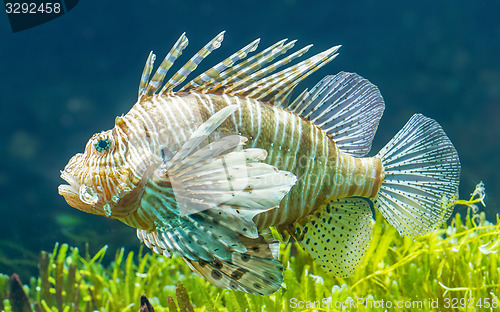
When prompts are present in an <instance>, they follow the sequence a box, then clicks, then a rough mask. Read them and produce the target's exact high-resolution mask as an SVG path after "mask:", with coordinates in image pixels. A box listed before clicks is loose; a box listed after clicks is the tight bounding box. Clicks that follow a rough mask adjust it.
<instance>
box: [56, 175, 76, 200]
mask: <svg viewBox="0 0 500 312" xmlns="http://www.w3.org/2000/svg"><path fill="white" fill-rule="evenodd" d="M61 178H62V179H63V180H64V181H66V182H68V184H61V185H59V187H58V190H59V195H62V196H65V195H70V196H71V195H73V196H78V193H79V189H80V182H78V181H77V180H76V179H75V177H74V176H73V175H72V174H70V173H68V172H67V171H61Z"/></svg>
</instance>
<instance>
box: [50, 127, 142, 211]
mask: <svg viewBox="0 0 500 312" xmlns="http://www.w3.org/2000/svg"><path fill="white" fill-rule="evenodd" d="M120 130H121V129H120V128H119V127H115V128H113V129H112V130H108V131H104V132H101V133H98V134H95V135H94V136H92V138H91V139H90V140H89V141H88V142H87V145H86V147H85V151H84V153H83V154H80V153H79V154H76V155H75V156H73V157H72V158H71V159H70V161H69V162H68V164H67V165H66V167H65V168H64V170H63V171H61V178H63V179H64V180H65V181H66V182H67V183H68V184H62V185H59V194H60V195H62V196H64V198H65V199H66V202H67V203H68V204H69V205H70V206H72V207H74V208H77V209H79V210H82V211H85V212H88V213H92V214H98V215H103V216H106V217H110V218H120V217H124V216H127V215H129V214H130V213H132V212H133V211H135V209H137V207H138V204H139V200H140V196H141V194H142V187H141V185H143V183H142V181H144V178H145V175H146V174H147V168H146V165H145V164H144V162H140V163H137V162H133V161H131V159H130V156H131V154H134V155H137V153H138V151H137V148H136V147H135V146H133V144H132V143H131V142H129V140H128V136H127V135H125V134H124V133H123V131H120ZM136 158H137V157H136Z"/></svg>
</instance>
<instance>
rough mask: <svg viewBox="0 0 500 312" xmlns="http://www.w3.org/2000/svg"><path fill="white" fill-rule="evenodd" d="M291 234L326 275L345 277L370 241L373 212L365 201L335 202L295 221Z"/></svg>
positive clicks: (345, 199)
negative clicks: (328, 273) (327, 273)
mask: <svg viewBox="0 0 500 312" xmlns="http://www.w3.org/2000/svg"><path fill="white" fill-rule="evenodd" d="M290 232H291V233H290V234H291V235H292V236H293V237H294V238H295V240H296V241H297V242H298V243H299V244H300V246H302V248H304V249H305V250H307V251H308V252H309V254H310V255H311V256H312V257H313V258H314V260H315V261H316V263H317V264H319V265H321V266H322V267H323V269H324V270H325V271H326V272H330V273H333V274H335V275H336V276H340V277H347V276H349V275H350V274H351V273H353V272H354V270H355V269H356V268H357V266H358V265H359V263H360V262H361V261H362V260H363V257H364V256H365V254H366V251H367V249H368V246H369V244H370V242H371V238H372V232H373V218H372V211H371V209H370V205H369V202H368V201H367V200H366V199H362V198H342V199H334V200H331V201H329V202H327V203H325V204H323V205H322V206H321V207H320V208H319V209H318V210H317V211H316V212H314V213H313V214H311V215H309V216H307V217H306V218H304V219H302V220H300V221H297V222H295V223H294V224H293V229H291V230H290Z"/></svg>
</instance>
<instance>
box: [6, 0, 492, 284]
mask: <svg viewBox="0 0 500 312" xmlns="http://www.w3.org/2000/svg"><path fill="white" fill-rule="evenodd" d="M408 3H411V5H410V4H408ZM498 12H500V3H499V2H494V1H459V0H455V1H439V2H437V1H418V3H417V2H406V1H307V2H306V1H296V0H287V1H258V2H256V1H239V2H238V3H237V4H236V2H235V1H196V2H193V1H160V0H157V1H154V0H150V1H90V0H81V1H80V3H79V4H78V5H77V6H76V7H75V8H74V9H73V10H72V11H70V12H69V13H67V14H65V15H64V16H62V17H60V18H58V19H56V20H53V21H52V22H49V23H47V24H44V25H41V26H39V27H36V28H33V29H30V30H26V31H23V32H19V33H15V34H12V33H11V32H10V28H9V24H8V22H7V17H6V15H5V13H3V12H2V13H0V73H1V74H2V76H1V78H0V79H1V89H0V90H1V92H0V106H1V111H0V134H1V137H2V143H1V144H0V157H1V161H0V189H1V194H2V195H1V196H0V229H1V236H0V272H3V273H12V272H18V273H23V272H25V274H26V275H27V274H28V273H26V272H33V271H34V272H36V270H35V266H34V265H35V261H36V257H37V254H38V252H39V251H40V250H41V249H45V250H50V249H52V248H53V246H54V243H55V242H67V243H69V244H71V245H77V246H80V247H81V246H84V244H85V242H88V243H89V244H90V249H91V250H92V251H95V250H97V249H98V248H100V247H101V246H102V245H103V244H107V243H108V244H111V245H112V247H113V248H115V247H118V246H126V247H129V248H137V247H138V245H139V241H138V240H137V238H136V237H135V230H133V229H131V228H128V227H127V226H125V225H123V224H121V223H119V222H118V221H112V220H108V219H106V218H104V217H97V216H92V215H88V214H85V213H82V212H79V211H77V210H75V209H73V208H71V207H69V206H68V205H67V204H66V203H65V201H64V200H63V198H62V197H61V196H59V195H58V194H57V186H58V185H59V184H60V183H61V182H62V180H60V178H59V170H60V169H62V168H63V167H64V165H65V164H66V162H67V161H68V159H69V158H70V157H71V156H72V155H74V154H75V153H77V152H81V151H82V150H83V147H84V145H85V143H86V142H87V140H88V139H89V137H90V136H91V135H92V134H93V133H95V132H98V131H101V130H105V129H109V128H111V127H112V126H113V123H114V117H115V116H117V115H120V114H124V113H126V112H127V111H128V110H129V109H130V108H131V106H132V105H133V104H134V102H135V100H136V96H137V87H138V82H139V79H140V74H141V72H142V68H143V65H144V61H145V59H146V57H147V54H148V53H149V51H150V50H155V52H156V53H157V55H158V58H160V59H161V58H162V57H163V55H164V54H165V53H166V52H167V51H168V50H169V49H170V47H171V45H172V44H173V42H174V41H175V40H176V39H177V38H178V36H179V35H180V34H181V33H182V32H187V35H188V38H189V39H190V46H189V47H188V49H187V50H186V51H185V53H184V55H183V56H184V58H183V60H184V61H185V60H187V58H188V57H189V56H190V55H191V54H192V53H194V52H196V51H197V50H198V49H199V48H200V47H201V46H202V45H204V44H205V43H206V42H208V41H209V40H210V39H211V38H212V37H213V36H215V35H216V34H217V33H219V32H220V31H222V30H227V33H226V36H225V40H224V42H223V45H222V48H220V49H219V50H217V51H216V52H215V53H214V54H212V55H211V56H210V57H209V59H208V60H206V63H205V66H208V65H210V64H214V63H215V62H218V61H220V60H222V59H223V58H225V57H226V56H228V55H229V54H230V53H232V52H234V51H236V50H237V49H238V48H240V47H242V46H244V45H245V44H247V43H249V42H250V41H252V40H253V39H255V38H257V37H260V38H262V42H261V47H265V46H267V45H269V44H271V43H274V42H276V41H278V40H280V39H283V38H290V39H298V40H299V42H298V46H299V47H302V46H304V45H307V44H309V43H314V47H313V48H312V50H311V52H310V53H311V54H312V53H315V52H320V51H322V50H324V49H327V48H329V47H331V46H333V45H337V44H342V45H343V47H342V48H341V51H340V52H341V54H340V56H339V57H338V58H337V59H336V60H334V61H333V62H332V63H330V64H329V65H327V66H326V67H325V68H324V69H322V70H321V71H320V72H318V73H316V74H314V75H313V76H311V77H310V78H308V80H307V82H306V83H305V84H304V85H302V86H299V87H298V90H302V89H303V88H304V87H306V86H312V85H313V84H314V83H315V82H317V81H318V80H320V79H321V78H322V77H323V76H324V75H326V74H334V73H337V72H339V71H341V70H342V71H352V72H357V73H358V74H360V75H362V76H364V77H366V78H368V79H369V80H370V81H372V82H373V83H374V84H376V85H377V86H378V87H379V88H380V90H381V92H382V94H383V95H384V98H385V101H386V110H385V113H384V117H383V118H382V120H381V124H380V126H379V131H378V133H377V135H376V137H375V142H374V146H373V152H376V151H378V149H380V148H381V147H382V146H383V145H384V144H385V143H386V142H387V141H388V140H389V139H390V138H391V137H392V136H393V135H394V134H395V133H396V132H397V131H398V130H399V129H400V128H401V127H402V126H403V124H404V123H405V122H406V121H407V120H408V119H409V118H410V116H411V115H412V114H413V113H415V112H420V113H423V114H425V115H427V116H430V117H432V118H434V119H436V120H437V121H438V122H439V123H440V124H441V125H442V127H443V128H444V129H445V131H446V132H447V134H448V135H449V137H450V138H451V140H452V141H453V142H454V144H455V147H456V149H457V150H458V152H459V155H460V157H461V163H462V168H463V169H462V180H461V188H460V189H461V196H462V198H466V197H468V194H469V193H470V192H472V190H473V189H474V186H475V184H476V183H478V182H479V181H481V180H482V181H484V182H485V184H486V192H487V194H488V197H487V198H486V203H487V205H488V207H487V208H486V211H487V215H488V218H489V219H493V218H494V216H495V214H496V213H497V212H498V208H499V207H500V198H499V195H498V194H500V183H499V179H498V174H499V168H500V162H499V161H498V155H499V154H500V150H499V148H500V147H499V139H500V126H499V125H500V120H499V117H500V60H499V55H500V22H499V19H498ZM203 68H206V67H203ZM113 253H114V252H111V254H113Z"/></svg>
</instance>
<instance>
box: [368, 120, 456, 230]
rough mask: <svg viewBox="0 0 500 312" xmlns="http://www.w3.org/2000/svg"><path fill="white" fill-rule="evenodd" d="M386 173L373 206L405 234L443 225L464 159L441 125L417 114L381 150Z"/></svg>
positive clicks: (452, 202)
mask: <svg viewBox="0 0 500 312" xmlns="http://www.w3.org/2000/svg"><path fill="white" fill-rule="evenodd" d="M378 155H379V157H380V158H381V160H382V164H383V166H384V171H385V178H384V181H383V182H382V185H381V187H380V191H379V193H378V194H377V196H376V198H375V206H377V207H378V209H379V210H380V211H381V213H382V215H383V216H384V217H385V218H386V219H387V221H388V222H389V223H390V224H392V225H393V226H394V227H396V228H397V229H398V231H399V233H400V234H401V235H405V236H409V237H416V236H419V235H423V234H425V233H427V232H430V231H432V230H435V229H437V228H438V227H440V226H441V225H442V224H443V223H444V222H445V221H446V220H447V219H448V218H449V217H450V215H451V213H452V211H453V206H454V202H455V200H456V199H458V184H459V179H460V161H459V158H458V154H457V152H456V150H455V148H454V147H453V144H452V143H451V142H450V140H449V139H448V137H447V136H446V134H445V133H444V131H443V130H442V128H441V126H439V124H438V123H437V122H436V121H434V120H433V119H430V118H427V117H425V116H423V115H420V114H415V115H414V116H413V117H412V118H411V119H410V120H409V121H408V122H407V123H406V125H405V126H404V127H403V129H401V130H400V131H399V132H398V133H397V134H396V135H395V136H394V138H393V139H392V140H391V141H390V142H389V143H387V145H386V146H385V147H384V148H382V150H381V151H380V152H379V154H378Z"/></svg>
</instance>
